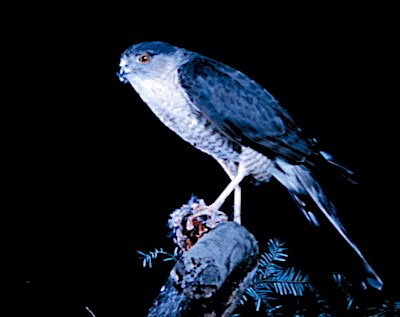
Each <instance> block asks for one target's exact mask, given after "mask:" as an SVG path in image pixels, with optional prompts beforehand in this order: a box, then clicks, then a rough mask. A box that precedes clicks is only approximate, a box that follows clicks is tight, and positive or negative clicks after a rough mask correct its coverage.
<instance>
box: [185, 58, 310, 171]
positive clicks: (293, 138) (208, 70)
mask: <svg viewBox="0 0 400 317" xmlns="http://www.w3.org/2000/svg"><path fill="white" fill-rule="evenodd" d="M178 74H179V80H180V83H181V85H182V87H183V88H184V89H185V91H186V93H187V95H188V97H189V98H190V100H191V101H192V103H193V106H194V107H195V109H193V110H194V111H197V112H199V113H201V114H202V115H205V116H206V117H207V118H208V119H209V121H210V122H211V124H213V125H214V126H215V127H217V128H218V129H219V130H220V131H221V132H222V133H224V134H225V135H226V136H228V137H229V138H230V139H231V140H233V141H234V142H237V143H240V144H241V145H245V146H249V147H252V148H254V149H256V150H257V151H259V152H261V153H263V154H266V155H267V156H269V157H270V158H272V157H274V156H276V155H278V156H280V157H283V158H285V159H286V160H288V161H290V162H293V163H302V162H304V161H306V160H307V158H308V157H309V156H310V155H314V154H316V153H315V152H314V151H313V149H312V142H311V141H310V140H309V139H306V138H304V137H303V136H302V133H301V131H300V129H299V128H298V127H297V126H296V124H295V123H294V122H293V120H292V118H291V117H290V116H289V114H288V113H287V112H286V111H285V110H284V109H283V108H282V107H281V106H280V105H279V103H278V102H277V101H276V100H275V98H274V97H273V96H272V95H271V94H269V93H268V92H267V91H266V90H265V89H264V88H262V87H261V86H260V85H259V84H257V83H256V82H255V81H253V80H251V79H250V78H248V77H247V76H246V75H244V74H243V73H241V72H239V71H237V70H235V69H233V68H231V67H229V66H227V65H225V64H222V63H219V62H217V61H215V60H212V59H209V58H206V57H196V58H194V59H192V60H191V61H189V62H187V63H185V64H183V65H182V66H181V67H180V68H179V69H178Z"/></svg>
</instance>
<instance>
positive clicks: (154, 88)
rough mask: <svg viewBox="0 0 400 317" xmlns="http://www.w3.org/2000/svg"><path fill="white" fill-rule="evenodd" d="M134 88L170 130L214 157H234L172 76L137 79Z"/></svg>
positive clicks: (219, 135) (232, 152)
mask: <svg viewBox="0 0 400 317" xmlns="http://www.w3.org/2000/svg"><path fill="white" fill-rule="evenodd" d="M140 86H141V88H139V89H136V91H137V92H138V93H139V95H140V96H141V98H142V99H143V101H145V102H146V104H147V105H148V106H149V108H150V109H151V110H152V111H153V112H154V114H155V115H156V116H157V117H158V118H159V119H160V120H161V121H162V122H163V123H164V124H165V125H166V126H167V127H168V128H170V129H171V130H172V131H174V132H175V133H177V134H178V135H179V136H180V137H181V138H182V139H184V140H185V141H187V142H189V143H191V144H192V145H193V146H195V147H196V148H198V149H200V150H201V151H203V152H206V153H208V154H210V155H213V156H215V157H217V158H221V159H225V158H227V156H228V157H229V159H234V158H236V156H237V153H236V152H235V151H234V149H233V148H234V147H233V145H232V143H231V141H229V139H228V138H226V136H224V135H223V134H221V133H220V132H219V130H217V129H216V128H215V127H214V126H213V125H211V124H210V122H209V121H208V120H207V118H205V117H204V116H202V115H201V112H199V111H197V110H195V108H194V106H193V105H192V104H191V101H190V100H189V98H188V97H187V96H186V94H185V92H184V90H183V89H182V87H181V86H180V85H179V84H178V81H177V80H175V78H172V79H171V80H169V81H167V82H166V81H151V82H141V85H140Z"/></svg>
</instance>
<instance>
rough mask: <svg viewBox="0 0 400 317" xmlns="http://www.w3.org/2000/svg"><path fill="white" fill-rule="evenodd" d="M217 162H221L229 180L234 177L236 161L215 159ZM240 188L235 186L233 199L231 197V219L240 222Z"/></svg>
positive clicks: (236, 171) (236, 167)
mask: <svg viewBox="0 0 400 317" xmlns="http://www.w3.org/2000/svg"><path fill="white" fill-rule="evenodd" d="M217 161H218V163H219V164H221V166H222V168H223V169H224V171H225V173H226V174H227V175H228V176H229V178H230V179H231V181H232V180H233V179H234V178H235V177H236V175H237V174H238V165H237V164H236V163H232V162H227V161H226V160H221V159H217ZM241 197H242V189H241V187H240V185H237V186H236V187H235V192H234V199H233V221H235V222H237V223H238V224H240V222H241V221H240V211H241V205H242V200H241Z"/></svg>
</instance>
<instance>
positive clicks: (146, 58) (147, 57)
mask: <svg viewBox="0 0 400 317" xmlns="http://www.w3.org/2000/svg"><path fill="white" fill-rule="evenodd" d="M138 60H139V62H141V63H142V64H147V63H148V62H150V61H151V55H150V54H149V53H144V54H142V55H140V56H139V58H138Z"/></svg>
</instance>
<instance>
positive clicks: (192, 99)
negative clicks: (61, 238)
mask: <svg viewBox="0 0 400 317" xmlns="http://www.w3.org/2000/svg"><path fill="white" fill-rule="evenodd" d="M119 66H120V71H119V73H118V77H119V79H120V80H121V81H122V82H124V83H128V82H129V83H130V84H131V86H132V87H133V88H134V90H135V91H136V92H137V93H138V95H139V96H140V97H141V99H142V100H143V101H144V102H145V103H146V104H147V106H148V107H149V108H150V109H151V110H152V111H153V113H154V114H155V115H156V116H157V117H158V118H159V119H160V120H161V122H162V123H164V124H165V125H166V126H167V127H168V128H170V129H171V130H173V131H174V132H175V133H176V134H177V135H179V136H180V137H181V138H182V139H183V140H185V141H187V142H189V143H190V144H192V145H193V146H194V147H196V148H197V149H199V150H200V151H202V152H205V153H207V154H209V155H211V156H212V157H213V158H214V159H215V160H216V161H217V162H218V163H219V164H220V165H221V166H222V168H223V169H224V170H225V172H226V173H227V175H228V176H229V178H230V179H231V182H230V183H229V184H228V186H227V187H226V188H225V189H224V190H223V191H222V193H221V194H220V196H219V197H218V198H217V199H216V200H215V201H214V203H213V204H211V205H210V206H209V207H210V208H211V210H215V211H218V209H219V208H220V207H221V206H222V204H223V203H224V201H225V200H226V199H227V197H228V196H229V195H230V194H231V193H232V192H234V218H233V220H234V221H236V222H238V223H240V204H241V192H240V183H241V181H242V180H243V179H244V178H245V177H247V176H249V177H253V178H254V179H255V180H256V181H258V182H268V181H269V180H270V178H271V177H274V178H275V179H277V180H278V182H280V183H281V184H282V185H283V186H284V187H285V188H286V189H287V190H288V192H289V194H290V195H291V197H292V198H293V199H294V201H295V202H296V204H297V206H298V207H299V209H300V210H301V211H302V212H303V214H304V216H305V217H306V218H307V219H308V221H309V222H310V223H311V224H313V225H319V223H318V220H317V217H316V216H315V214H314V212H313V210H316V211H317V212H320V213H322V214H323V215H324V216H325V217H326V218H327V220H328V221H329V222H330V223H331V224H332V225H333V227H334V228H335V229H336V230H337V231H338V233H339V234H340V235H341V236H342V237H343V238H344V240H345V241H346V242H347V243H348V244H349V245H350V246H351V247H352V248H353V250H354V251H355V252H356V253H357V254H358V256H359V257H360V258H361V260H362V262H363V264H364V266H365V268H366V270H367V272H368V274H369V276H368V278H367V281H368V282H369V284H370V285H372V286H373V287H375V288H377V289H381V288H382V286H383V283H382V281H381V279H380V278H379V276H378V275H377V274H376V273H375V271H374V270H373V269H372V267H371V266H370V265H369V263H368V262H367V261H366V260H365V258H364V256H363V255H362V253H361V251H360V250H359V248H358V247H357V246H356V244H355V243H354V242H353V241H352V239H351V238H350V237H349V235H348V234H347V232H346V230H345V228H344V227H343V225H342V224H341V222H340V220H339V218H338V216H337V213H336V209H335V207H334V205H333V204H332V203H331V202H330V201H329V200H328V199H327V198H326V196H325V194H324V192H323V190H322V188H321V186H320V185H319V183H318V182H317V181H316V179H315V176H314V175H313V171H312V170H313V168H314V167H315V166H317V165H320V164H328V165H331V166H334V167H336V168H337V169H338V170H339V171H340V172H341V173H344V174H348V175H350V174H351V173H352V172H351V171H349V170H348V169H346V168H344V167H342V166H340V165H338V164H337V163H335V162H334V161H333V160H332V158H331V157H330V156H329V155H328V154H326V153H325V152H322V151H320V150H318V148H317V142H316V140H315V139H312V138H307V137H305V135H304V133H303V132H302V130H301V129H300V128H299V127H298V126H297V125H296V123H295V122H294V120H293V119H292V117H291V116H290V115H289V113H288V112H287V111H286V110H285V109H284V108H283V107H282V106H281V105H280V104H279V102H278V101H277V100H276V99H275V98H274V97H273V96H272V95H271V94H270V93H269V92H268V91H267V90H266V89H264V88H263V87H261V86H260V85H259V84H258V83H257V82H255V81H254V80H252V79H251V78H249V77H248V76H246V75H245V74H243V73H242V72H240V71H238V70H236V69H234V68H232V67H230V66H228V65H226V64H223V63H221V62H218V61H216V60H214V59H211V58H208V57H206V56H203V55H200V54H198V53H196V52H192V51H189V50H186V49H183V48H179V47H176V46H173V45H170V44H168V43H164V42H159V41H155V42H142V43H137V44H134V45H132V46H130V47H129V48H127V49H126V50H125V51H124V52H123V53H122V55H121V58H120V65H119ZM312 205H314V206H312Z"/></svg>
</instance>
